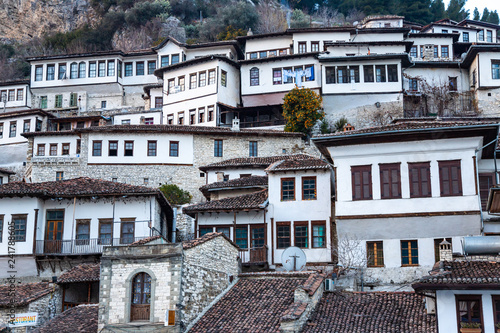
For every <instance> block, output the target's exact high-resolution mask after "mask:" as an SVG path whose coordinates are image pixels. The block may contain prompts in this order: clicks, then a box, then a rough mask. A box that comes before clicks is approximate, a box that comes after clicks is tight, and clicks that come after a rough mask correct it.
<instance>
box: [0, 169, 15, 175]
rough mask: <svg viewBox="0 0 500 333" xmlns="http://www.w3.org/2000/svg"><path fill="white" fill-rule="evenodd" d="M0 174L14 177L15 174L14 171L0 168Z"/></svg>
mask: <svg viewBox="0 0 500 333" xmlns="http://www.w3.org/2000/svg"><path fill="white" fill-rule="evenodd" d="M0 173H5V174H8V175H14V174H15V172H14V171H11V170H9V169H4V168H0Z"/></svg>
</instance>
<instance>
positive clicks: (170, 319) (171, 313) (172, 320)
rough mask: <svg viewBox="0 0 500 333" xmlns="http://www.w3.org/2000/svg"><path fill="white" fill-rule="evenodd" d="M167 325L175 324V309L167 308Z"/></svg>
mask: <svg viewBox="0 0 500 333" xmlns="http://www.w3.org/2000/svg"><path fill="white" fill-rule="evenodd" d="M168 326H175V310H168Z"/></svg>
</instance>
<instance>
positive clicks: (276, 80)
mask: <svg viewBox="0 0 500 333" xmlns="http://www.w3.org/2000/svg"><path fill="white" fill-rule="evenodd" d="M282 83H283V81H282V75H281V68H277V69H273V84H282Z"/></svg>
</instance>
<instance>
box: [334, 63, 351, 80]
mask: <svg viewBox="0 0 500 333" xmlns="http://www.w3.org/2000/svg"><path fill="white" fill-rule="evenodd" d="M347 82H349V78H348V77H347V66H339V67H337V83H347Z"/></svg>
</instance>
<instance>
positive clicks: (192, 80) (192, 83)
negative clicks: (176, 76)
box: [189, 74, 196, 89]
mask: <svg viewBox="0 0 500 333" xmlns="http://www.w3.org/2000/svg"><path fill="white" fill-rule="evenodd" d="M195 88H196V74H191V75H189V89H195Z"/></svg>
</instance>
